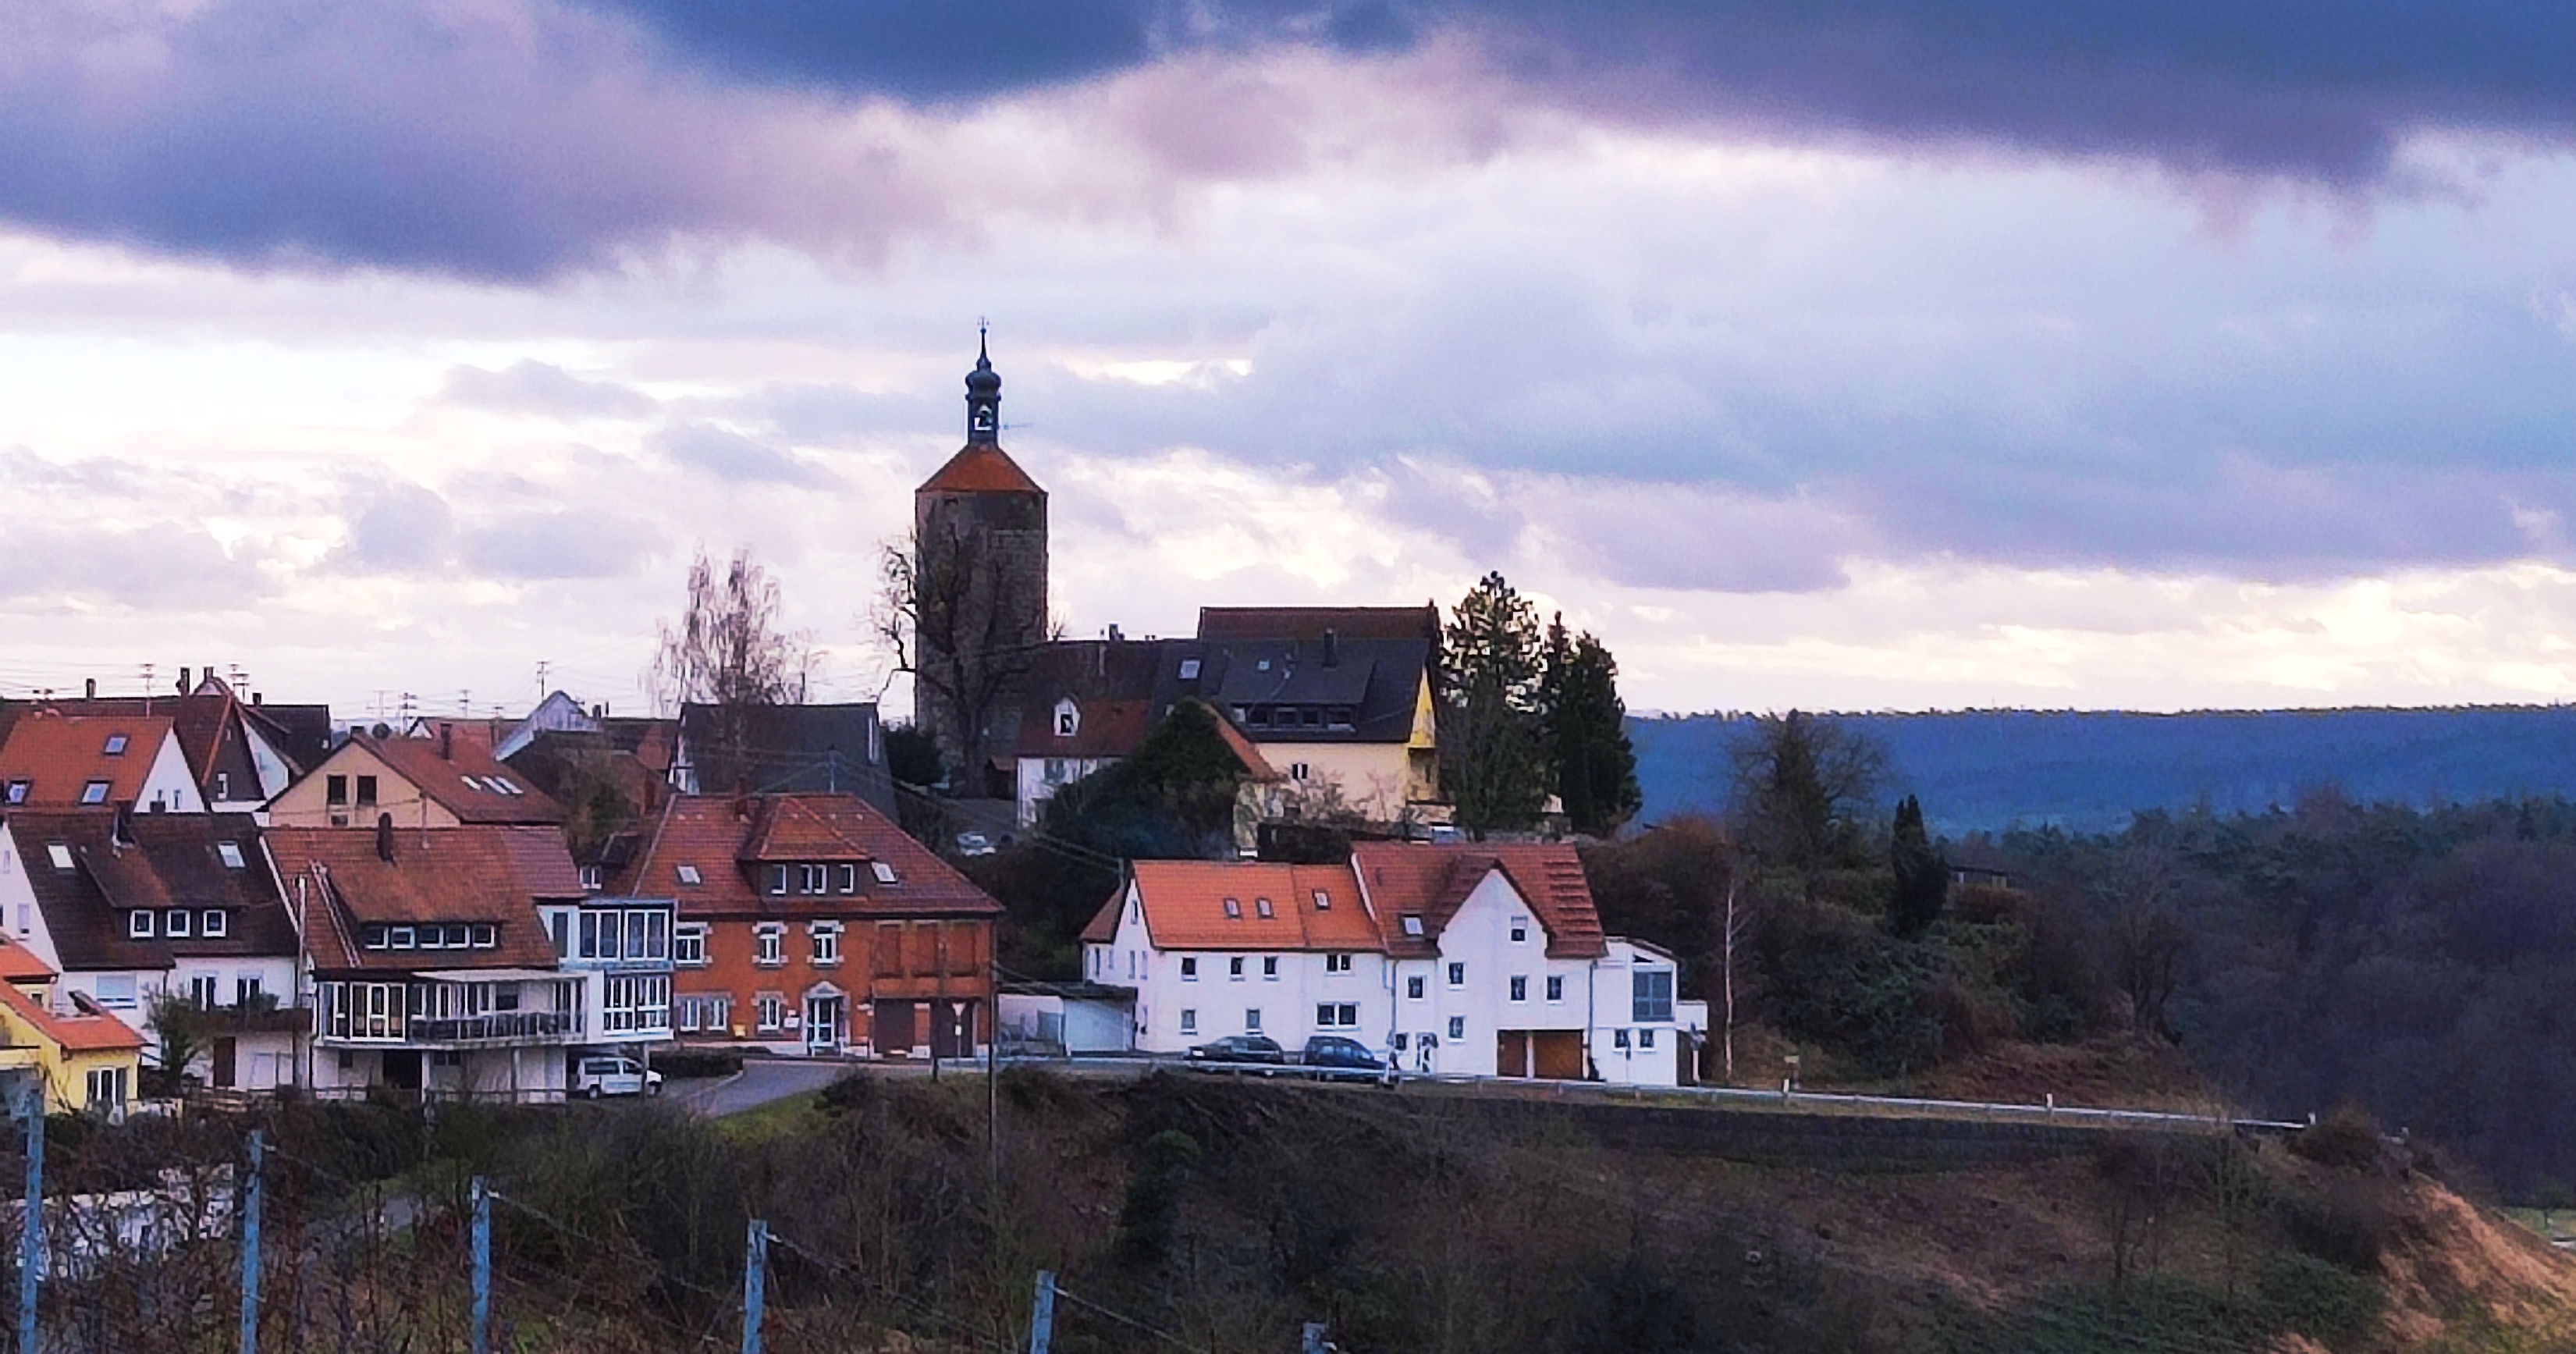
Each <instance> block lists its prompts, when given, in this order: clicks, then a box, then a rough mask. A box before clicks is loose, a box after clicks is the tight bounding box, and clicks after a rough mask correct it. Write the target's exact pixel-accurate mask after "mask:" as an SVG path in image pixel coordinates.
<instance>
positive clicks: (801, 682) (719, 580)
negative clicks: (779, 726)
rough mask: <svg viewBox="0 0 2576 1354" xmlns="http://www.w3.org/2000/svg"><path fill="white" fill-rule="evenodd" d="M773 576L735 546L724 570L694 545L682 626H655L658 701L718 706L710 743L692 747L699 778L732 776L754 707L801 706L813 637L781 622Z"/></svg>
mask: <svg viewBox="0 0 2576 1354" xmlns="http://www.w3.org/2000/svg"><path fill="white" fill-rule="evenodd" d="M782 611H783V607H782V604H781V602H780V600H779V595H778V581H777V580H776V579H774V578H771V577H770V576H769V571H768V570H766V569H763V568H761V567H760V565H759V564H757V563H755V562H754V561H753V560H752V558H751V551H750V550H748V549H741V550H736V551H735V552H734V554H733V560H732V562H731V563H730V564H728V565H727V566H726V568H725V570H724V572H723V573H722V574H718V573H717V572H716V566H715V562H714V561H713V560H711V559H709V558H708V556H707V552H706V548H705V547H704V546H701V547H699V549H698V553H697V558H696V560H695V561H694V562H692V563H691V564H690V565H689V599H688V604H687V606H686V607H685V608H684V609H683V610H682V612H681V613H680V620H679V623H678V624H676V625H674V624H670V623H667V622H664V623H657V625H656V626H655V628H656V629H657V630H658V631H659V632H660V635H661V642H660V645H659V646H658V647H657V648H656V650H655V651H654V654H653V668H652V671H651V673H650V674H649V678H648V680H649V681H650V683H651V686H652V689H653V693H654V695H655V697H656V698H658V699H659V700H661V701H662V702H663V703H664V704H666V705H669V706H671V707H673V708H674V709H676V708H678V707H680V706H682V705H706V706H711V707H713V709H714V711H715V740H714V743H715V745H714V746H712V747H705V748H698V749H694V750H693V752H694V753H695V755H696V756H697V757H698V761H699V765H698V781H699V785H700V786H701V788H706V787H707V786H708V783H709V781H710V780H714V781H718V782H722V781H729V780H731V779H733V778H734V777H735V776H736V775H738V774H740V773H741V772H743V771H744V770H745V769H746V768H744V767H742V766H740V765H739V763H740V761H741V758H742V756H743V752H744V748H745V747H746V745H747V743H748V739H749V735H750V726H751V719H752V711H754V710H758V709H761V708H763V707H767V706H773V705H801V704H803V703H804V701H805V690H806V686H807V683H808V682H809V681H810V679H811V678H812V675H813V669H814V661H815V653H814V637H813V635H812V634H811V633H809V632H806V631H801V630H789V629H787V628H785V626H784V624H783V623H782Z"/></svg>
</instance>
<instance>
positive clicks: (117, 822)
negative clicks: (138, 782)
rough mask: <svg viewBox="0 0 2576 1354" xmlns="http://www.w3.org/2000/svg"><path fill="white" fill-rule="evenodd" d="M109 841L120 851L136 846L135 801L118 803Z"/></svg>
mask: <svg viewBox="0 0 2576 1354" xmlns="http://www.w3.org/2000/svg"><path fill="white" fill-rule="evenodd" d="M107 841H108V844H109V845H110V846H114V847H117V848H119V849H120V850H121V849H123V848H125V847H128V846H132V845H134V801H132V800H130V799H128V800H120V801H118V803H117V805H116V817H115V818H114V820H113V821H112V822H111V823H110V825H109V827H108V832H107Z"/></svg>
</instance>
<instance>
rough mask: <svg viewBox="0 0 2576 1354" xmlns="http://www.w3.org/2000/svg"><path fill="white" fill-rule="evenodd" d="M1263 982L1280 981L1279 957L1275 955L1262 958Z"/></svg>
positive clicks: (1266, 955)
mask: <svg viewBox="0 0 2576 1354" xmlns="http://www.w3.org/2000/svg"><path fill="white" fill-rule="evenodd" d="M1261 980H1262V981H1263V982H1265V983H1275V982H1277V981H1279V956H1277V955H1275V954H1265V955H1263V956H1261Z"/></svg>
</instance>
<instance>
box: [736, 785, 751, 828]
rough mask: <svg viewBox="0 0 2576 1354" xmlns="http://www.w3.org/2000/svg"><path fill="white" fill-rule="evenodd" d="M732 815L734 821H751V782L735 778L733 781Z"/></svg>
mask: <svg viewBox="0 0 2576 1354" xmlns="http://www.w3.org/2000/svg"><path fill="white" fill-rule="evenodd" d="M733 816H734V820H735V821H736V822H743V823H748V822H750V821H751V782H750V781H748V780H741V779H737V780H735V781H734V783H733Z"/></svg>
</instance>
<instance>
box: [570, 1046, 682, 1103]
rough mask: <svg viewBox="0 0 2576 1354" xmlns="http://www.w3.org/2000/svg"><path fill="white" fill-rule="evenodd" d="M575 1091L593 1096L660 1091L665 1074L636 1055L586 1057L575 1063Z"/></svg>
mask: <svg viewBox="0 0 2576 1354" xmlns="http://www.w3.org/2000/svg"><path fill="white" fill-rule="evenodd" d="M572 1093H573V1094H574V1095H581V1096H588V1097H590V1098H591V1099H593V1100H597V1099H599V1098H600V1097H601V1096H604V1095H660V1094H661V1093H662V1074H661V1073H659V1072H655V1071H650V1070H648V1069H647V1068H646V1067H645V1066H644V1064H642V1063H639V1062H637V1061H635V1060H634V1059H633V1058H621V1057H616V1056H613V1055H612V1056H605V1057H591V1058H584V1059H582V1060H581V1061H580V1062H578V1063H575V1064H574V1065H573V1071H572Z"/></svg>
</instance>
